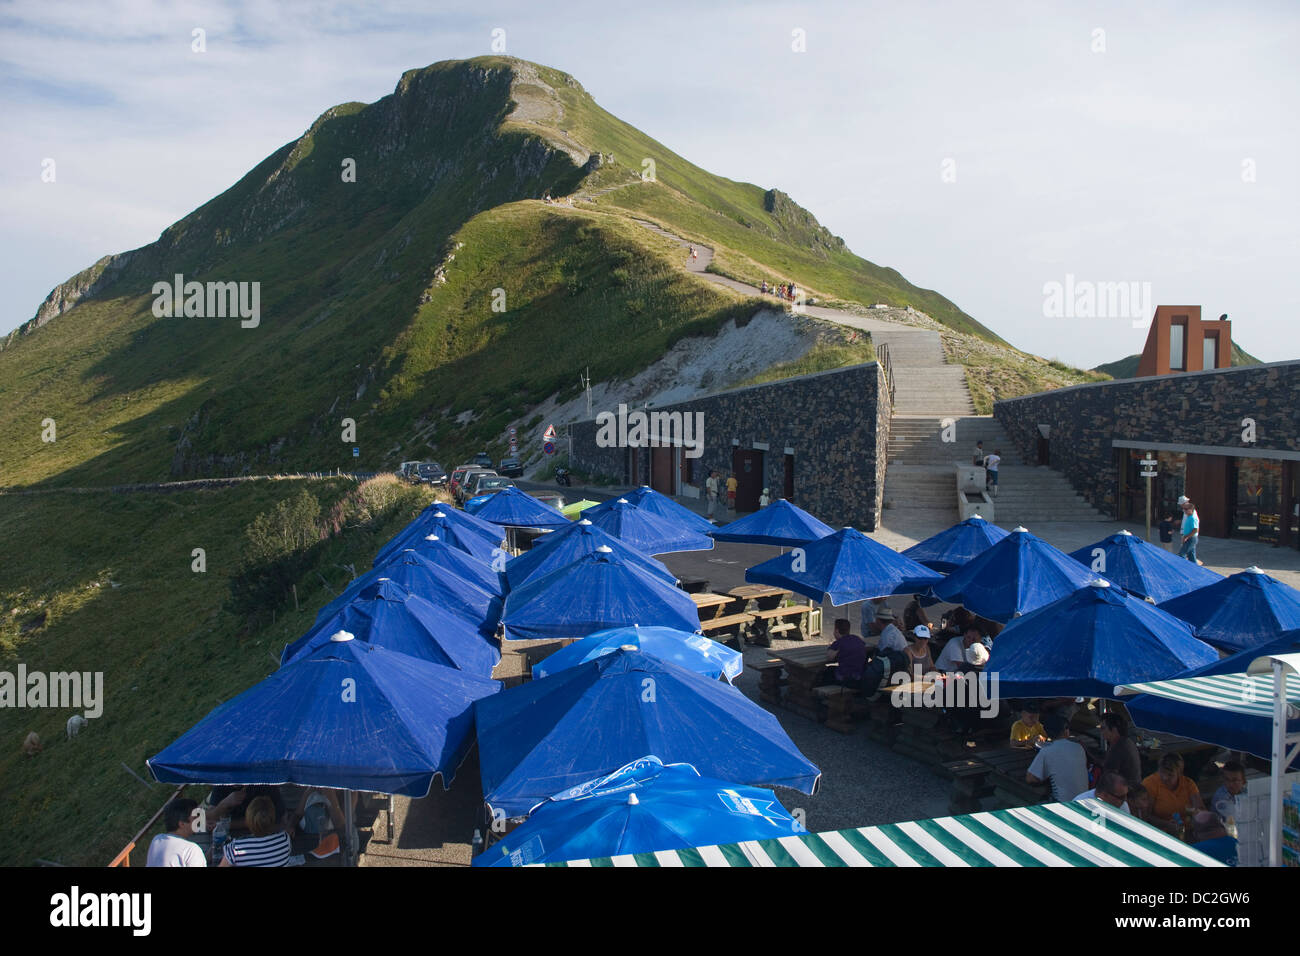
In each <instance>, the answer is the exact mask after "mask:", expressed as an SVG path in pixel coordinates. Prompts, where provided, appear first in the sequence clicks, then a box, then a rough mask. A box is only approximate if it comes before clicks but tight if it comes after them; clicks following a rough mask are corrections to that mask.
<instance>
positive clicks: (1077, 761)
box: [1025, 712, 1088, 803]
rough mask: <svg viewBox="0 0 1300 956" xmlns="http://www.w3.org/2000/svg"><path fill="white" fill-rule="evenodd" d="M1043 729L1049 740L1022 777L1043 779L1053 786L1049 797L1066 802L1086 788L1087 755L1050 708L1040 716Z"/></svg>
mask: <svg viewBox="0 0 1300 956" xmlns="http://www.w3.org/2000/svg"><path fill="white" fill-rule="evenodd" d="M1043 730H1044V731H1046V733H1047V736H1048V737H1050V738H1051V743H1046V744H1043V746H1042V748H1041V749H1040V750H1039V751H1038V755H1037V756H1036V757H1034V762H1033V763H1031V764H1030V765H1029V770H1028V771H1027V772H1026V773H1025V780H1026V781H1028V782H1029V783H1032V784H1040V783H1043V782H1044V781H1046V782H1047V783H1049V784H1051V786H1052V799H1053V800H1055V801H1057V802H1058V803H1065V802H1067V801H1070V800H1073V799H1074V798H1075V796H1076V795H1077V794H1080V793H1083V792H1084V791H1085V790H1087V789H1088V758H1087V755H1086V754H1085V753H1084V752H1083V748H1082V747H1081V746H1079V744H1078V743H1076V742H1075V741H1073V740H1071V739H1070V731H1069V728H1068V727H1067V726H1066V723H1065V716H1064V715H1063V714H1060V713H1057V712H1053V713H1050V714H1047V715H1046V716H1045V717H1043Z"/></svg>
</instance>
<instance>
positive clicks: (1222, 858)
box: [1190, 810, 1237, 866]
mask: <svg viewBox="0 0 1300 956" xmlns="http://www.w3.org/2000/svg"><path fill="white" fill-rule="evenodd" d="M1191 830H1192V832H1191V837H1190V842H1191V843H1194V844H1195V845H1196V849H1198V850H1200V851H1201V852H1202V853H1204V854H1206V855H1208V856H1211V857H1213V858H1214V859H1216V860H1218V861H1219V862H1220V863H1226V864H1227V865H1228V866H1236V865H1237V840H1236V838H1235V837H1232V836H1231V835H1229V833H1228V831H1227V830H1225V829H1224V828H1223V821H1222V820H1220V819H1219V815H1218V814H1217V813H1215V812H1214V811H1212V810H1203V811H1201V812H1200V813H1197V814H1194V815H1193V816H1192V827H1191Z"/></svg>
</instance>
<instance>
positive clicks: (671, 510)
mask: <svg viewBox="0 0 1300 956" xmlns="http://www.w3.org/2000/svg"><path fill="white" fill-rule="evenodd" d="M619 497H621V498H625V499H626V500H627V501H628V502H629V503H630V504H633V505H635V506H636V507H638V508H640V509H641V510H642V511H649V512H650V513H651V514H657V515H662V516H663V517H665V518H673V519H675V520H676V521H677V523H678V524H683V525H685V526H686V527H688V528H694V529H695V530H696V531H699V532H701V533H702V534H708V533H709V532H710V531H712V530H713V529H714V527H715V525H714V524H713V522H712V521H710V520H709V519H708V518H706V517H704V515H700V514H696V513H695V512H694V511H692V510H691V509H690V508H687V507H686V506H685V505H682V504H678V503H677V502H676V501H673V499H672V498H669V497H668V496H667V495H665V494H661V493H660V492H658V491H655V490H654V489H653V488H651V487H650V486H649V485H642V486H641V487H640V488H634V489H632V490H631V491H629V492H627V494H624V495H620V496H619ZM606 503H608V502H606Z"/></svg>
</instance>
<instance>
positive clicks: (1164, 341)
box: [1137, 305, 1232, 378]
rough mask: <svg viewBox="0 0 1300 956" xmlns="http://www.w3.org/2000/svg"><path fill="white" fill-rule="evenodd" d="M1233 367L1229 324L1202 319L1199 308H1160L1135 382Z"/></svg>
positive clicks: (1173, 306) (1139, 364) (1223, 320)
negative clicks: (1140, 379)
mask: <svg viewBox="0 0 1300 956" xmlns="http://www.w3.org/2000/svg"><path fill="white" fill-rule="evenodd" d="M1231 365H1232V323H1231V322H1229V321H1228V320H1227V319H1211V320H1205V319H1202V318H1201V307H1200V306H1199V305H1159V306H1156V314H1155V317H1154V318H1153V319H1152V320H1151V330H1150V331H1149V332H1147V343H1146V345H1145V346H1144V347H1143V349H1142V355H1141V357H1140V358H1139V359H1138V370H1137V374H1138V378H1142V377H1144V376H1148V375H1168V374H1169V373H1170V372H1201V371H1205V370H1206V369H1215V368H1229V367H1230V366H1231Z"/></svg>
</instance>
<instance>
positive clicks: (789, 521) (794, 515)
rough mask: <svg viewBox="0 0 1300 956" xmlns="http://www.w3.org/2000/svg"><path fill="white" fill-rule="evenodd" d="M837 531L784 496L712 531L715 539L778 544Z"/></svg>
mask: <svg viewBox="0 0 1300 956" xmlns="http://www.w3.org/2000/svg"><path fill="white" fill-rule="evenodd" d="M834 533H835V529H834V528H832V527H831V526H830V525H828V524H826V523H824V522H822V521H818V520H817V519H816V518H814V517H813V516H812V515H810V514H809V513H808V512H806V511H804V510H803V509H802V508H800V507H797V506H796V505H792V504H791V503H790V502H788V501H786V500H785V499H784V498H778V499H777V500H776V501H774V502H772V503H771V504H770V505H768V506H767V507H766V508H760V509H759V510H758V511H755V512H754V513H753V514H748V515H745V517H743V518H737V519H736V520H735V521H733V522H731V524H726V525H723V526H722V527H721V528H715V529H713V530H712V531H710V532H709V534H710V536H711V537H712V538H713V540H714V541H737V542H741V543H745V544H770V545H775V546H776V547H778V548H788V547H792V546H794V545H799V544H807V543H808V542H809V541H816V540H817V539H818V538H824V537H826V536H827V535H830V534H834Z"/></svg>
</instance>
